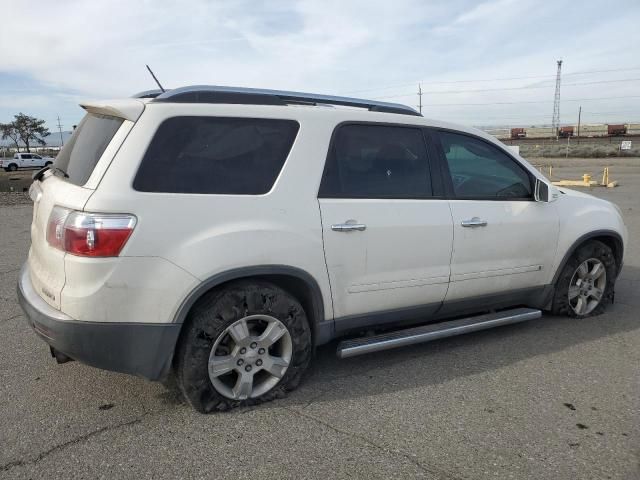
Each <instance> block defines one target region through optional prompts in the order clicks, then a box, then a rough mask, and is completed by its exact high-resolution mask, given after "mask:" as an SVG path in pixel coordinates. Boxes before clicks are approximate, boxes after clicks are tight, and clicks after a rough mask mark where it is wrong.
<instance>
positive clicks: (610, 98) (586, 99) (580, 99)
mask: <svg viewBox="0 0 640 480" xmlns="http://www.w3.org/2000/svg"><path fill="white" fill-rule="evenodd" d="M629 98H640V95H627V96H623V97H591V98H565V99H563V100H562V101H563V102H583V101H591V100H621V99H623V100H627V99H629ZM533 103H537V104H549V103H553V102H548V101H540V100H532V101H526V100H525V101H521V102H486V103H423V104H422V106H423V107H481V106H487V105H521V104H533Z"/></svg>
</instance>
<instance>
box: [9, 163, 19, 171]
mask: <svg viewBox="0 0 640 480" xmlns="http://www.w3.org/2000/svg"><path fill="white" fill-rule="evenodd" d="M16 170H18V165H16V164H15V163H12V164H11V165H9V166H8V167H7V172H15V171H16Z"/></svg>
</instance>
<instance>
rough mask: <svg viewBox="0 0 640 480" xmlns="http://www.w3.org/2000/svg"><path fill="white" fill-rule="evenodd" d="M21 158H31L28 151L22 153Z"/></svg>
mask: <svg viewBox="0 0 640 480" xmlns="http://www.w3.org/2000/svg"><path fill="white" fill-rule="evenodd" d="M22 159H23V160H31V155H29V154H28V153H23V154H22Z"/></svg>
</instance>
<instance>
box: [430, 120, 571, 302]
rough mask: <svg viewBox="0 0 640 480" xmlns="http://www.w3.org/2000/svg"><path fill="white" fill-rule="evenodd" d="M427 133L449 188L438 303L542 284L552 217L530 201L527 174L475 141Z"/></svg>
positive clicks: (550, 252) (552, 250)
mask: <svg viewBox="0 0 640 480" xmlns="http://www.w3.org/2000/svg"><path fill="white" fill-rule="evenodd" d="M434 135H435V137H436V138H439V140H440V142H439V143H440V145H439V146H440V147H441V148H440V152H441V159H442V160H444V166H445V168H444V170H445V172H446V171H447V170H448V175H447V179H448V178H450V180H451V182H450V189H451V190H452V191H451V192H450V193H451V200H450V204H451V214H452V217H453V224H454V241H453V255H452V259H451V285H450V287H449V291H448V293H447V296H446V303H449V302H453V301H459V300H462V299H473V298H476V297H483V296H491V295H498V294H508V292H523V291H525V290H526V289H535V288H536V287H542V286H544V283H545V280H546V279H547V278H549V273H548V269H550V268H551V266H552V263H553V260H554V258H555V254H556V243H557V238H558V229H559V226H558V215H557V213H556V209H555V206H554V205H553V204H551V203H541V202H536V201H535V200H534V199H533V180H534V179H533V176H532V175H531V173H530V172H528V171H527V169H525V168H524V166H522V165H521V164H520V163H519V162H518V161H517V160H516V159H515V158H513V157H511V156H510V155H508V154H507V153H506V152H505V151H503V150H502V149H500V148H499V147H497V146H496V145H493V144H491V143H490V142H488V141H486V140H484V139H481V138H479V137H474V136H470V135H466V134H462V133H456V132H450V131H437V132H434ZM445 175H446V173H445Z"/></svg>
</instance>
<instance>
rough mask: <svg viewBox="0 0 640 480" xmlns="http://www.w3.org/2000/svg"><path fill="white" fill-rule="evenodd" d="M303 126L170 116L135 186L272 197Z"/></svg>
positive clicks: (145, 189)
mask: <svg viewBox="0 0 640 480" xmlns="http://www.w3.org/2000/svg"><path fill="white" fill-rule="evenodd" d="M298 128H299V126H298V123H297V122H295V121H293V120H275V119H261V118H226V117H174V118H170V119H168V120H165V121H164V122H163V123H162V124H161V125H160V128H158V131H157V132H156V134H155V136H154V137H153V139H152V141H151V144H150V145H149V148H148V149H147V152H146V153H145V155H144V158H143V159H142V163H141V165H140V168H139V170H138V173H137V174H136V178H135V180H134V182H133V187H134V188H135V189H136V190H138V191H142V192H166V193H203V194H230V195H260V194H264V193H267V192H268V191H269V190H271V187H272V186H273V184H274V182H275V181H276V178H278V175H279V174H280V170H282V166H283V165H284V162H285V160H286V158H287V156H288V155H289V151H290V150H291V146H292V145H293V141H294V140H295V137H296V135H297V133H298Z"/></svg>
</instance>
